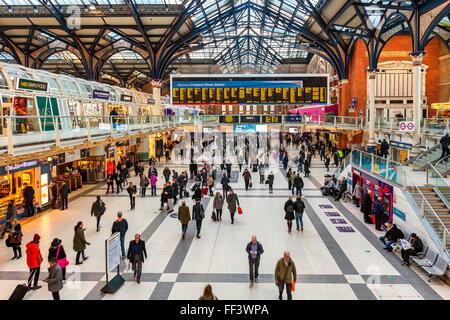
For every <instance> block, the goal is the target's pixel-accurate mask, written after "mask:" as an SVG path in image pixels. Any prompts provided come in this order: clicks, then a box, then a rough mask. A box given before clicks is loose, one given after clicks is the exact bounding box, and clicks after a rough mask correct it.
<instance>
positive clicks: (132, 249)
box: [127, 240, 147, 262]
mask: <svg viewBox="0 0 450 320" xmlns="http://www.w3.org/2000/svg"><path fill="white" fill-rule="evenodd" d="M135 255H138V256H140V257H141V260H142V262H144V256H145V258H147V250H145V242H144V241H142V240H139V242H138V243H136V240H131V241H130V246H129V247H128V255H127V258H128V260H130V261H131V262H133V261H134V256H135Z"/></svg>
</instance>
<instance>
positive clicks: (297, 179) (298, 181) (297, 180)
mask: <svg viewBox="0 0 450 320" xmlns="http://www.w3.org/2000/svg"><path fill="white" fill-rule="evenodd" d="M303 185H304V184H303V179H302V178H301V177H300V176H295V179H294V186H295V187H296V188H299V189H301V188H303Z"/></svg>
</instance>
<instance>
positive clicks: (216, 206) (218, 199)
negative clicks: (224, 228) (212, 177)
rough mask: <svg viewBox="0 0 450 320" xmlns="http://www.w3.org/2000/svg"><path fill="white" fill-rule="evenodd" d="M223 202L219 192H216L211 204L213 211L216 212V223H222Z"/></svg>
mask: <svg viewBox="0 0 450 320" xmlns="http://www.w3.org/2000/svg"><path fill="white" fill-rule="evenodd" d="M223 202H224V200H223V197H222V195H221V194H220V192H216V196H215V197H214V202H213V209H214V210H216V218H217V221H222V208H223Z"/></svg>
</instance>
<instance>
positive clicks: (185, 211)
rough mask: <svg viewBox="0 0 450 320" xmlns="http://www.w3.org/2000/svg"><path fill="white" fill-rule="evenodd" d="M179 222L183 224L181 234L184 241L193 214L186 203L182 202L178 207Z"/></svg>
mask: <svg viewBox="0 0 450 320" xmlns="http://www.w3.org/2000/svg"><path fill="white" fill-rule="evenodd" d="M178 220H180V222H181V232H182V237H183V239H184V238H186V231H187V228H188V224H189V221H190V220H191V213H190V212H189V207H188V206H187V205H186V201H184V200H182V201H181V206H179V207H178Z"/></svg>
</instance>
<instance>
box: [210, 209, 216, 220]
mask: <svg viewBox="0 0 450 320" xmlns="http://www.w3.org/2000/svg"><path fill="white" fill-rule="evenodd" d="M211 219H212V220H213V221H217V217H216V213H215V212H214V211H213V212H212V214H211Z"/></svg>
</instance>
